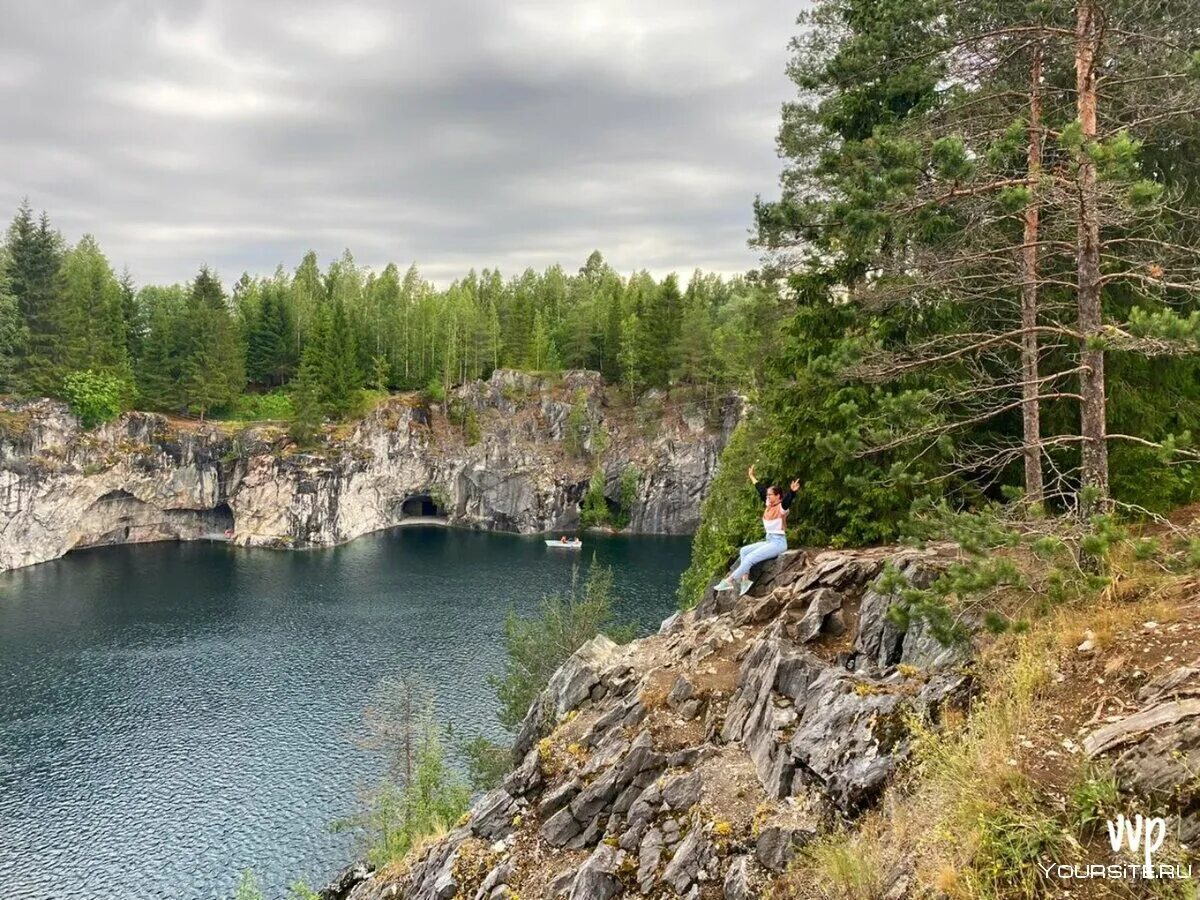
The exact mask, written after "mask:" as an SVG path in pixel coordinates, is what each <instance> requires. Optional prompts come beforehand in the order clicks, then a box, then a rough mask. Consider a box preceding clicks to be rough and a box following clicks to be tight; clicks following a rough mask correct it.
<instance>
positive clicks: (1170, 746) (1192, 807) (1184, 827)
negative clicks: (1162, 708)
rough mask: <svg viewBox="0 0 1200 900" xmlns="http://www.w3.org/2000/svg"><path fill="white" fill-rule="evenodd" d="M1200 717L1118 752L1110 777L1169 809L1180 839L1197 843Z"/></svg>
mask: <svg viewBox="0 0 1200 900" xmlns="http://www.w3.org/2000/svg"><path fill="white" fill-rule="evenodd" d="M1198 771H1200V718H1196V717H1193V718H1188V719H1182V720H1180V721H1177V722H1173V723H1171V724H1170V725H1165V726H1162V727H1160V728H1156V729H1155V730H1154V731H1152V732H1150V733H1149V734H1147V735H1145V736H1144V737H1143V738H1142V739H1141V740H1139V741H1138V742H1137V743H1135V744H1133V745H1132V746H1130V747H1127V748H1126V749H1124V750H1121V751H1120V752H1119V753H1117V756H1116V759H1115V760H1114V761H1113V774H1114V775H1115V776H1116V778H1117V782H1118V784H1120V785H1121V787H1122V788H1123V789H1125V790H1127V791H1129V792H1131V793H1133V794H1136V795H1138V796H1140V797H1146V798H1148V799H1150V800H1151V801H1153V802H1154V803H1156V804H1158V805H1161V806H1163V807H1165V808H1167V809H1170V810H1171V811H1172V812H1173V813H1174V814H1175V815H1176V816H1178V822H1179V839H1180V841H1182V842H1183V843H1184V844H1186V845H1188V846H1194V844H1195V842H1196V841H1197V840H1200V784H1198V783H1197V779H1196V772H1198Z"/></svg>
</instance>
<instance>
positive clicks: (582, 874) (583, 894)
mask: <svg viewBox="0 0 1200 900" xmlns="http://www.w3.org/2000/svg"><path fill="white" fill-rule="evenodd" d="M624 859H625V851H623V850H615V849H613V848H612V847H610V846H608V844H600V845H598V846H597V847H596V849H595V850H594V851H592V855H591V856H589V857H588V858H587V861H586V862H585V863H584V864H583V865H582V866H580V867H579V872H578V874H576V876H575V881H574V882H573V883H572V885H571V893H570V895H569V897H570V900H609V898H610V897H615V896H616V895H617V894H619V893H620V892H621V881H620V879H619V878H618V877H617V869H618V868H619V867H620V865H621V862H622V861H623V860H624Z"/></svg>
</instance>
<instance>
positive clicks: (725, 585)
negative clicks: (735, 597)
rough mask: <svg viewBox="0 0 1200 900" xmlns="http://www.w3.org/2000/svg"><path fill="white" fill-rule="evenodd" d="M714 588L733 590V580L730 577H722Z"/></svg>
mask: <svg viewBox="0 0 1200 900" xmlns="http://www.w3.org/2000/svg"><path fill="white" fill-rule="evenodd" d="M714 590H718V591H732V590H733V582H732V581H730V580H729V579H728V578H722V579H721V580H720V581H718V582H717V586H716V587H715V588H714Z"/></svg>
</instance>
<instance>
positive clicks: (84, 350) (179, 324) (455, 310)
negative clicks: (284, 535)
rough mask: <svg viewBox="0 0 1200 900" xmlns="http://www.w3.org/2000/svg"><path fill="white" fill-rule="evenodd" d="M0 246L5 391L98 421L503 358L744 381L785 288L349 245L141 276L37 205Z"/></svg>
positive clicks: (336, 403) (623, 377)
mask: <svg viewBox="0 0 1200 900" xmlns="http://www.w3.org/2000/svg"><path fill="white" fill-rule="evenodd" d="M2 254H3V255H2V266H0V272H2V281H0V336H2V347H0V389H3V390H5V391H7V392H10V393H14V394H18V395H36V396H41V395H46V396H52V397H62V398H64V399H67V400H69V401H71V403H72V405H73V406H74V407H75V408H76V409H77V410H79V411H80V412H81V413H82V414H83V415H84V417H85V418H86V419H88V420H89V421H92V422H94V421H98V420H101V419H104V418H109V417H111V416H112V415H115V414H116V413H118V412H119V411H121V410H122V409H126V408H131V407H134V406H137V407H141V408H145V409H151V410H161V411H166V412H173V413H177V414H188V415H192V416H197V417H201V418H204V417H206V416H211V415H214V414H216V415H224V416H229V417H234V418H280V419H283V418H291V417H294V416H299V417H302V418H306V419H308V420H309V425H310V427H311V425H312V424H313V423H314V422H319V420H321V419H323V418H344V417H346V416H351V415H354V414H355V413H356V412H357V411H358V410H359V409H360V408H361V404H362V399H363V393H362V392H363V390H364V389H368V390H374V391H389V390H414V389H421V390H428V391H429V392H430V393H431V394H432V395H433V396H435V397H441V396H444V394H445V393H446V391H448V390H449V389H450V388H451V387H452V386H454V385H456V384H460V383H462V382H464V381H468V380H471V379H476V378H486V377H487V376H488V375H489V374H490V373H491V372H492V370H494V369H496V368H500V367H506V368H516V369H523V370H529V371H538V372H551V373H552V372H557V371H560V370H562V369H564V368H568V369H570V368H574V369H594V370H597V371H600V372H601V373H603V374H604V375H605V377H606V378H607V379H608V380H609V381H611V382H613V383H618V384H620V385H622V386H623V387H624V388H625V389H627V390H628V391H629V392H630V393H631V394H637V393H639V392H641V391H643V390H645V389H647V388H651V387H665V386H667V385H668V384H681V383H682V384H703V385H706V386H709V385H733V384H741V383H747V382H748V381H753V379H754V374H755V373H754V367H755V365H756V364H757V361H758V353H757V350H756V345H757V344H759V343H760V341H761V339H762V336H763V334H764V331H765V330H766V329H769V327H770V324H771V323H772V322H773V321H774V320H775V319H776V318H777V317H778V310H777V303H778V295H777V293H776V292H774V291H771V290H767V289H765V288H763V287H761V286H758V285H757V284H755V283H754V282H753V281H751V280H749V279H747V278H742V277H738V278H733V279H728V280H725V279H722V278H720V277H719V276H716V275H706V274H703V273H701V272H696V273H694V274H693V275H692V277H691V279H690V280H689V281H688V282H687V284H686V285H684V284H681V282H680V280H679V279H678V278H677V277H676V276H675V275H670V276H667V277H666V278H664V279H662V280H661V281H659V280H655V279H654V278H653V277H652V276H651V275H649V274H648V273H647V272H644V271H642V272H636V273H634V274H632V275H630V276H628V277H622V276H621V275H619V274H618V273H617V272H615V271H614V270H613V269H612V268H611V267H610V266H609V265H607V264H606V263H605V261H604V259H603V257H602V256H601V255H600V253H599V252H593V253H592V254H591V255H590V256H589V257H588V259H587V261H586V262H585V264H584V265H583V266H582V267H581V268H580V269H579V270H578V271H577V272H576V273H574V274H568V273H567V272H565V271H564V270H563V269H562V268H561V267H559V266H553V267H551V268H549V269H547V270H546V271H544V272H541V273H538V272H534V271H533V270H526V271H525V272H523V273H522V274H521V275H519V276H517V277H512V278H508V279H506V278H504V277H503V276H502V275H501V274H500V273H499V272H497V271H493V270H487V269H485V270H483V271H482V273H479V274H477V273H475V272H470V273H468V274H467V275H466V276H465V277H464V278H463V279H461V280H459V281H456V282H454V283H453V284H451V285H450V286H449V287H447V288H445V289H444V290H443V289H438V288H437V287H435V286H434V285H432V284H431V283H429V282H428V281H426V280H424V279H423V278H422V277H421V275H420V273H419V272H418V270H417V268H416V267H415V266H413V267H410V268H409V269H408V270H407V271H404V272H401V270H400V269H399V268H398V267H397V266H395V265H388V266H386V267H385V268H384V269H383V270H382V271H381V272H374V271H369V270H367V269H365V268H363V267H361V266H359V265H357V264H356V263H355V261H354V258H353V256H352V255H351V254H350V252H349V251H346V252H345V253H344V254H343V255H342V256H341V257H340V258H339V259H336V260H334V261H332V262H331V263H329V264H328V265H327V266H325V267H324V268H322V266H321V264H320V263H319V261H318V259H317V257H316V254H315V253H312V252H310V253H307V254H306V255H305V256H304V258H303V259H302V260H301V261H300V264H299V265H298V266H297V267H296V268H295V270H294V271H287V270H285V269H284V268H283V267H282V266H281V267H280V268H278V269H277V270H276V271H275V273H274V274H273V275H271V276H270V277H252V276H250V275H248V274H243V275H242V276H241V277H240V278H239V279H238V280H237V281H236V282H235V283H234V284H232V286H230V287H229V288H228V289H227V288H226V287H225V286H224V285H223V284H222V282H221V280H220V278H219V276H218V274H217V273H216V272H214V271H212V270H211V269H209V268H208V267H202V268H201V269H200V270H199V271H198V273H197V274H196V276H195V277H194V278H193V279H192V280H191V281H190V282H189V283H187V284H175V285H166V286H162V285H146V286H143V287H140V288H139V287H137V286H136V285H135V284H134V281H133V278H132V276H131V275H130V274H129V273H128V272H126V273H125V274H123V275H121V276H118V275H117V274H116V272H115V271H114V270H113V267H112V265H111V264H110V262H109V260H108V259H107V258H106V257H105V255H104V253H103V252H102V251H101V249H100V247H99V245H98V243H97V242H96V240H95V239H94V238H93V237H91V236H84V237H83V238H81V239H80V240H79V242H78V243H76V244H75V245H74V246H67V245H66V244H65V242H64V240H63V238H62V236H61V235H60V234H59V233H58V232H57V231H56V230H55V229H54V227H53V226H52V225H51V223H50V221H49V219H48V217H47V215H46V214H45V213H43V214H42V215H41V216H35V214H34V211H33V209H32V208H31V207H30V205H29V204H28V203H25V204H24V205H22V206H21V208H20V209H19V210H17V213H16V215H15V217H14V218H13V220H12V223H11V225H10V226H9V229H8V234H7V240H6V241H5V244H4V247H3V251H2Z"/></svg>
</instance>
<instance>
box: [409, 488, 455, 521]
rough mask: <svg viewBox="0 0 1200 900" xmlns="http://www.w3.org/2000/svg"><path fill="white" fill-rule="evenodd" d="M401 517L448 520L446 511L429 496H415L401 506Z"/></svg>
mask: <svg viewBox="0 0 1200 900" xmlns="http://www.w3.org/2000/svg"><path fill="white" fill-rule="evenodd" d="M400 517H401V518H403V519H412V518H416V517H420V518H426V519H429V518H435V519H444V518H446V510H444V509H442V507H441V506H439V505H438V502H437V501H436V500H434V499H433V497H431V496H430V495H429V494H413V495H412V496H411V497H409V498H407V499H406V500H405V501H404V502H403V503H401V504H400Z"/></svg>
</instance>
